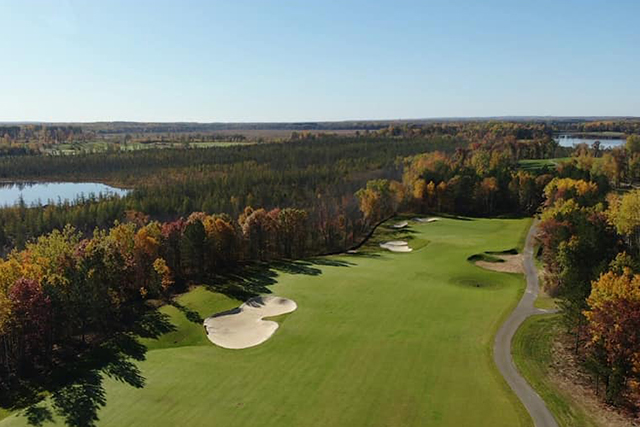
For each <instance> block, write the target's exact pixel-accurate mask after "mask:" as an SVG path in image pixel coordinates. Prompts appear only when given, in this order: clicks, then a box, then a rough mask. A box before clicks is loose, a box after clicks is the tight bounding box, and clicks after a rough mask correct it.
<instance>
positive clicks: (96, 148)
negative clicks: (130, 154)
mask: <svg viewBox="0 0 640 427" xmlns="http://www.w3.org/2000/svg"><path fill="white" fill-rule="evenodd" d="M253 144H256V142H255V141H243V142H237V141H204V142H190V143H183V142H152V143H148V144H141V143H130V144H127V145H124V144H120V150H121V151H136V150H148V149H152V148H184V147H185V146H188V147H190V148H210V147H231V146H235V145H253ZM114 147H115V143H113V142H107V141H94V142H83V143H65V144H59V145H57V146H56V148H54V149H49V150H48V151H47V153H49V154H79V153H102V152H105V151H107V150H109V149H110V148H111V149H114Z"/></svg>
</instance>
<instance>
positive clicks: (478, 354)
mask: <svg viewBox="0 0 640 427" xmlns="http://www.w3.org/2000/svg"><path fill="white" fill-rule="evenodd" d="M395 221H396V220H393V221H391V223H393V222H395ZM528 225H529V221H528V220H513V219H476V220H455V219H442V220H441V221H438V222H434V223H430V224H415V223H411V226H410V227H409V229H408V230H402V231H401V232H397V231H394V230H390V229H388V228H387V227H386V226H382V227H381V228H380V229H379V230H378V231H377V232H376V234H375V235H374V238H373V240H372V242H371V243H370V244H368V245H367V247H366V248H365V249H363V251H362V252H361V253H360V254H357V255H344V256H333V257H327V258H320V259H318V260H310V261H308V263H306V264H305V268H304V269H302V271H304V273H305V274H294V273H282V272H280V273H279V275H278V277H277V278H276V279H277V283H276V284H274V285H273V286H271V287H270V289H271V291H272V292H273V293H274V294H276V295H280V296H284V297H287V298H291V299H293V300H294V301H296V303H297V304H298V310H297V311H295V312H293V313H290V314H288V315H285V316H279V317H278V318H277V321H278V322H280V323H281V327H280V328H279V329H278V331H277V332H276V333H275V335H274V336H273V337H272V338H271V339H270V340H268V341H267V342H265V343H264V344H262V345H259V346H257V347H253V348H250V349H245V350H226V349H222V348H219V347H216V346H214V345H213V344H211V343H210V342H209V341H208V340H207V339H206V337H205V335H204V329H203V326H202V324H201V323H199V322H198V321H197V319H196V321H190V320H188V319H187V314H189V317H191V318H192V319H193V318H194V317H195V318H197V317H198V316H200V317H206V316H208V315H210V314H212V313H215V312H218V311H221V310H226V309H229V308H231V307H234V306H237V305H238V304H239V303H240V302H239V301H234V300H232V299H230V298H228V297H225V296H223V295H220V294H217V293H214V292H210V291H207V290H206V289H205V288H203V287H199V288H195V289H193V290H192V291H191V292H189V293H187V294H185V295H182V296H181V297H180V298H178V300H177V303H178V304H177V305H179V306H178V307H176V306H165V307H163V308H162V309H161V310H162V311H163V312H164V313H166V314H168V315H169V316H170V318H171V320H172V322H173V324H174V325H175V326H176V327H177V330H176V331H175V332H172V333H170V334H167V335H165V336H163V337H161V338H160V339H159V340H156V341H145V345H147V346H148V348H149V351H148V353H147V355H146V360H145V361H143V362H141V363H139V367H140V369H141V373H142V375H143V376H144V377H145V378H146V384H145V386H144V387H143V388H141V389H136V388H133V387H130V386H128V385H125V384H122V383H120V382H118V381H116V380H113V379H106V380H105V389H106V401H107V404H106V407H105V408H104V409H102V410H101V411H100V413H99V417H100V422H99V423H98V424H99V425H101V426H124V425H130V426H138V425H149V426H175V425H194V426H195V425H229V426H264V427H271V426H279V427H280V426H309V427H313V426H479V427H482V426H491V427H500V426H504V427H514V426H532V422H531V419H530V418H529V416H528V414H527V413H526V411H525V410H524V407H523V406H522V405H521V404H520V403H519V401H518V400H517V398H516V397H515V395H513V394H512V393H511V392H510V390H509V388H508V386H507V385H506V383H505V382H504V381H503V380H502V378H501V377H500V375H499V373H498V372H497V370H496V368H495V366H494V363H493V358H492V347H493V337H494V334H495V331H496V330H497V328H498V327H499V325H500V324H501V321H502V320H503V319H504V317H505V316H506V315H507V314H508V312H509V310H510V309H511V308H512V307H513V306H514V305H515V304H516V303H517V301H518V299H519V297H520V295H521V294H522V292H523V289H524V279H523V278H522V277H521V276H518V275H514V274H504V273H497V272H493V271H488V270H484V269H480V268H478V267H476V266H474V265H473V264H471V263H469V262H467V258H468V257H469V256H471V255H473V254H477V253H483V252H485V251H502V250H506V249H509V248H513V247H516V246H518V244H519V240H520V236H522V235H523V233H524V232H525V231H526V227H527V226H528ZM389 236H394V238H396V237H397V236H404V237H405V238H407V239H409V238H410V239H409V241H410V245H412V246H413V245H414V244H415V245H416V246H420V248H419V249H418V250H414V251H413V252H411V253H408V254H404V253H400V254H395V253H389V252H385V251H381V250H380V249H379V248H376V243H375V242H376V241H379V240H387V239H388V237H389ZM25 424H26V419H25V418H24V417H21V416H19V415H17V416H16V415H14V416H11V417H9V418H6V419H5V420H3V421H1V422H0V427H7V426H23V425H25Z"/></svg>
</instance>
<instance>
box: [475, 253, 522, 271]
mask: <svg viewBox="0 0 640 427" xmlns="http://www.w3.org/2000/svg"><path fill="white" fill-rule="evenodd" d="M493 256H495V257H496V258H500V259H501V260H502V261H504V262H489V261H476V265H477V266H478V267H482V268H485V269H487V270H493V271H500V272H503V273H523V272H524V270H523V268H522V255H520V254H518V255H493Z"/></svg>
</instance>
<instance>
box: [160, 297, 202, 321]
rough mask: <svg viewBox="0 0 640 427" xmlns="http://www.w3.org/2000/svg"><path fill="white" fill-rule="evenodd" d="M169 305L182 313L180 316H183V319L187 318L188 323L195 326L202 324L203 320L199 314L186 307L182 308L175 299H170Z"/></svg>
mask: <svg viewBox="0 0 640 427" xmlns="http://www.w3.org/2000/svg"><path fill="white" fill-rule="evenodd" d="M169 305H171V306H173V307H175V308H177V309H178V310H180V311H181V312H182V314H184V317H186V318H187V320H188V321H190V322H193V323H197V324H200V325H201V324H202V322H204V319H203V318H202V316H200V313H198V312H197V311H195V310H192V309H190V308H189V307H187V306H184V305H182V304H180V303H179V302H178V300H177V299H175V298H174V299H172V300H171V301H170V302H169Z"/></svg>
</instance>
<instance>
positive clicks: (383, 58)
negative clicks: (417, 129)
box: [0, 0, 640, 122]
mask: <svg viewBox="0 0 640 427" xmlns="http://www.w3.org/2000/svg"><path fill="white" fill-rule="evenodd" d="M639 15H640V1H639V0H629V1H626V0H608V1H595V0H575V1H574V0H555V1H548V0H535V1H534V0H530V1H519V0H511V1H494V0H482V1H480V0H474V1H456V0H449V1H429V0H423V1H404V0H397V1H391V0H389V1H376V0H368V1H364V0H363V1H351V0H343V1H337V0H336V1H334V0H323V1H315V0H306V1H302V0H300V1H267V0H262V1H260V0H255V1H245V0H233V1H231V0H228V1H214V0H209V1H195V0H191V1H178V0H176V1H162V0H154V1H145V0H128V1H118V0H109V1H107V0H103V1H97V0H84V1H80V0H78V1H71V0H41V1H35V0H15V1H14V0H0V121H63V122H65V121H66V122H70V121H73V122H82V121H113V120H128V121H199V122H264V121H272V122H273V121H329V120H355V119H412V118H413V119H416V118H433V117H488V116H513V115H536V116H544V115H554V116H603V115H606V116H616V115H617V116H640V25H638V23H637V17H638V16H639Z"/></svg>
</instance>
